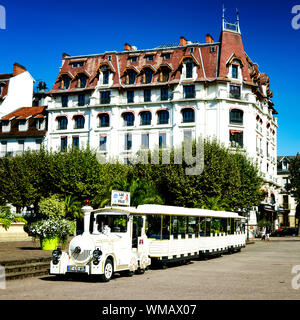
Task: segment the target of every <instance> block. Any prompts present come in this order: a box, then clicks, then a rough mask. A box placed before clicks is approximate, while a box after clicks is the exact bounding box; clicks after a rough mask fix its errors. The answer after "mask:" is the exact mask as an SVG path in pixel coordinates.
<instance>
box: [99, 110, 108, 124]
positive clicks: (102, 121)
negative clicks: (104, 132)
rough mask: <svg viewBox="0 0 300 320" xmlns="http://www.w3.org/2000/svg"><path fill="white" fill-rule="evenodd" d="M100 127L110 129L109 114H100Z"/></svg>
mask: <svg viewBox="0 0 300 320" xmlns="http://www.w3.org/2000/svg"><path fill="white" fill-rule="evenodd" d="M99 127H101V128H105V127H109V115H108V114H107V113H101V114H99Z"/></svg>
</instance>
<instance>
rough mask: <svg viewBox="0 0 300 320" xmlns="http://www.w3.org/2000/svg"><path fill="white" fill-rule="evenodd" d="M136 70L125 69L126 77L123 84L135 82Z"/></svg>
mask: <svg viewBox="0 0 300 320" xmlns="http://www.w3.org/2000/svg"><path fill="white" fill-rule="evenodd" d="M136 75H137V72H136V71H135V70H133V69H128V70H127V71H126V78H125V84H128V85H130V84H135V79H136Z"/></svg>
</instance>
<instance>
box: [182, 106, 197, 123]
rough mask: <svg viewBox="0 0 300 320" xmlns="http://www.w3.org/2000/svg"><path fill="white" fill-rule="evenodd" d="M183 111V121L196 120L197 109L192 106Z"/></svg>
mask: <svg viewBox="0 0 300 320" xmlns="http://www.w3.org/2000/svg"><path fill="white" fill-rule="evenodd" d="M181 113H182V122H183V123H188V122H195V111H194V109H192V108H185V109H183V110H182V111H181Z"/></svg>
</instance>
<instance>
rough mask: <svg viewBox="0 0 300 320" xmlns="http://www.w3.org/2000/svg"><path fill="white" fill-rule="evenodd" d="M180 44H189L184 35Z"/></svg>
mask: <svg viewBox="0 0 300 320" xmlns="http://www.w3.org/2000/svg"><path fill="white" fill-rule="evenodd" d="M180 45H181V46H186V45H187V40H186V38H185V37H183V36H181V37H180Z"/></svg>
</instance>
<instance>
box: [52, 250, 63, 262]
mask: <svg viewBox="0 0 300 320" xmlns="http://www.w3.org/2000/svg"><path fill="white" fill-rule="evenodd" d="M61 254H62V252H61V250H60V249H57V250H54V251H53V252H52V263H53V264H58V261H59V258H60V257H61Z"/></svg>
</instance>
